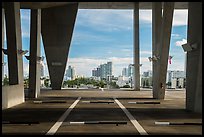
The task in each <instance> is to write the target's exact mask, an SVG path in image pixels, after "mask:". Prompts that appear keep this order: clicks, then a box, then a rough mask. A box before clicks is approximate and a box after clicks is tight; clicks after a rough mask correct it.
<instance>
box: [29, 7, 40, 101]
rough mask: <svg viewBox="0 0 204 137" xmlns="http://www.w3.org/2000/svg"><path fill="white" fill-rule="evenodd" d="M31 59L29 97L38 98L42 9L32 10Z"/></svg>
mask: <svg viewBox="0 0 204 137" xmlns="http://www.w3.org/2000/svg"><path fill="white" fill-rule="evenodd" d="M30 27H31V29H30V60H29V97H30V98H37V97H38V96H39V94H40V61H39V60H38V57H40V34H41V10H40V9H36V10H31V25H30Z"/></svg>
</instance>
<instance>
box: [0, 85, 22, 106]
mask: <svg viewBox="0 0 204 137" xmlns="http://www.w3.org/2000/svg"><path fill="white" fill-rule="evenodd" d="M23 90H24V86H23V84H18V85H10V86H3V87H2V109H6V108H10V107H13V106H15V105H18V104H21V103H23V102H24V101H25V98H24V92H22V91H23Z"/></svg>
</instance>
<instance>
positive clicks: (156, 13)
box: [152, 2, 162, 97]
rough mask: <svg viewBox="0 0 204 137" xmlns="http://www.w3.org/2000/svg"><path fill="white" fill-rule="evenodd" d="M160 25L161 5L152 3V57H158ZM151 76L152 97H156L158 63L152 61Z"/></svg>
mask: <svg viewBox="0 0 204 137" xmlns="http://www.w3.org/2000/svg"><path fill="white" fill-rule="evenodd" d="M161 24H162V3H161V2H153V3H152V56H159V55H160V50H159V49H160V48H161V44H160V43H159V42H160V36H161V35H160V34H161ZM152 64H153V65H152V70H153V71H152V72H153V73H152V74H153V78H152V80H153V97H157V91H158V90H159V82H158V76H159V74H158V72H157V70H159V67H160V66H159V63H158V61H152Z"/></svg>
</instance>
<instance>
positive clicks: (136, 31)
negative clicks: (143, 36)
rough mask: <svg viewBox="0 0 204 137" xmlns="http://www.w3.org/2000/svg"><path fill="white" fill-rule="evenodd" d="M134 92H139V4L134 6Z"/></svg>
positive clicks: (136, 3)
mask: <svg viewBox="0 0 204 137" xmlns="http://www.w3.org/2000/svg"><path fill="white" fill-rule="evenodd" d="M133 20H134V53H133V55H134V72H133V74H134V75H133V76H134V79H133V81H134V90H140V52H139V50H140V49H139V2H135V5H134V18H133Z"/></svg>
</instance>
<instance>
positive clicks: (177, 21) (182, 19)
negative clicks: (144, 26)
mask: <svg viewBox="0 0 204 137" xmlns="http://www.w3.org/2000/svg"><path fill="white" fill-rule="evenodd" d="M139 18H140V21H141V22H142V23H152V12H151V10H140V14H139ZM187 19H188V10H174V17H173V26H181V25H187Z"/></svg>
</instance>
